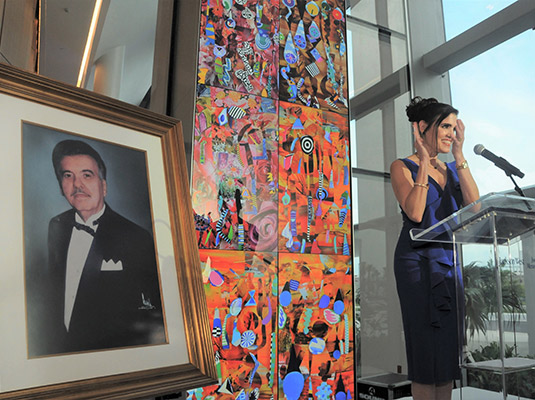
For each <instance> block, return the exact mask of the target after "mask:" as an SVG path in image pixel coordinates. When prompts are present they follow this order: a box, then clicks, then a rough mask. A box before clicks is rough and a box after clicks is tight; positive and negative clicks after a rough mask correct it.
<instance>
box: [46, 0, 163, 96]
mask: <svg viewBox="0 0 535 400" xmlns="http://www.w3.org/2000/svg"><path fill="white" fill-rule="evenodd" d="M104 1H105V2H108V3H109V7H107V12H104V13H103V14H101V18H100V21H99V28H100V29H101V35H100V40H99V42H98V43H95V44H94V45H96V46H97V47H96V51H95V52H94V57H93V59H92V60H90V62H89V66H90V68H89V71H88V72H89V75H88V76H89V78H88V80H87V84H86V88H87V89H92V87H93V84H92V78H93V74H94V68H93V67H92V65H93V63H94V61H95V60H97V59H98V58H99V57H100V56H102V55H103V54H106V52H108V51H109V50H110V49H113V48H115V47H117V46H124V47H125V52H124V54H125V55H124V69H123V73H122V79H121V85H120V94H119V97H118V98H119V99H120V100H123V101H126V102H128V103H131V104H139V103H140V102H141V100H142V99H143V97H144V96H145V94H146V93H147V91H148V90H149V88H150V85H151V82H152V64H153V56H154V40H155V32H156V15H157V7H158V0H104ZM94 4H95V2H94V0H42V8H41V23H40V31H41V32H40V58H39V73H40V74H42V75H45V76H48V77H50V78H53V79H57V80H60V81H63V82H66V83H69V84H72V85H75V84H76V81H77V78H78V73H79V71H80V65H81V61H82V55H83V51H84V48H85V45H86V41H87V34H88V32H89V26H90V23H91V17H92V15H93V8H94ZM104 10H106V7H104Z"/></svg>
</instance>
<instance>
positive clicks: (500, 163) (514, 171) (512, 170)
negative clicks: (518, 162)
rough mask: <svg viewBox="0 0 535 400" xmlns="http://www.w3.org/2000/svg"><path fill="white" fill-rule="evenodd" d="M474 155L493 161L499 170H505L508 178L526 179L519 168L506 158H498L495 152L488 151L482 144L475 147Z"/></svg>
mask: <svg viewBox="0 0 535 400" xmlns="http://www.w3.org/2000/svg"><path fill="white" fill-rule="evenodd" d="M474 153H476V154H477V155H480V156H483V157H485V158H486V159H487V160H489V161H492V162H493V163H494V165H496V166H497V167H498V168H501V169H503V170H504V172H505V174H506V175H507V176H511V175H516V176H518V177H520V178H523V177H524V173H523V172H522V171H520V170H519V169H518V168H517V167H515V166H513V165H511V164H509V162H508V161H507V160H506V159H505V158H502V157H498V156H497V155H496V154H494V153H493V152H491V151H489V150H487V149H486V148H485V146H483V145H482V144H476V145H475V146H474Z"/></svg>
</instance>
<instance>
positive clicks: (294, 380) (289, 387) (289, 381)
mask: <svg viewBox="0 0 535 400" xmlns="http://www.w3.org/2000/svg"><path fill="white" fill-rule="evenodd" d="M304 386H305V378H304V377H303V374H301V372H298V371H292V372H290V373H289V374H288V375H286V376H285V377H284V380H283V381H282V390H283V391H284V394H285V395H286V398H287V399H288V400H297V399H298V398H299V396H301V392H302V391H303V387H304Z"/></svg>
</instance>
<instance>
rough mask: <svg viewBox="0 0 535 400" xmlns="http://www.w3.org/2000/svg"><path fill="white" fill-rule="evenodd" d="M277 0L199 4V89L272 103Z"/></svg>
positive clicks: (222, 0)
mask: <svg viewBox="0 0 535 400" xmlns="http://www.w3.org/2000/svg"><path fill="white" fill-rule="evenodd" d="M278 17H279V0H203V1H202V15H201V39H200V47H199V50H200V53H199V80H198V82H199V83H200V84H207V85H210V86H216V87H221V88H228V89H233V90H236V91H240V92H244V93H250V94H255V95H259V96H263V97H269V98H272V99H277V98H278V85H277V74H278V72H277V68H278V64H279V43H278V39H279V37H278V35H279V24H278V22H279V18H278Z"/></svg>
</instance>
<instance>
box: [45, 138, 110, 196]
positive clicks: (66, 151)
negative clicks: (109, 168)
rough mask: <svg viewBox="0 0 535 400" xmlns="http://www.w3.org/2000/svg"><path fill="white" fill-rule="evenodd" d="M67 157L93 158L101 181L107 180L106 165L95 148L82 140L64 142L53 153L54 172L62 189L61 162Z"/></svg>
mask: <svg viewBox="0 0 535 400" xmlns="http://www.w3.org/2000/svg"><path fill="white" fill-rule="evenodd" d="M67 156H89V157H91V158H92V159H94V160H95V162H96V163H97V166H98V174H99V176H100V179H106V165H105V164H104V161H103V160H102V158H101V157H100V154H98V153H97V151H96V150H95V149H94V148H92V147H91V146H90V145H88V144H87V143H86V142H82V141H81V140H63V141H61V142H59V143H58V144H57V145H56V147H54V150H53V151H52V165H54V172H55V173H56V178H57V180H58V182H59V185H60V187H61V175H62V171H61V160H63V158H64V157H67Z"/></svg>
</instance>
